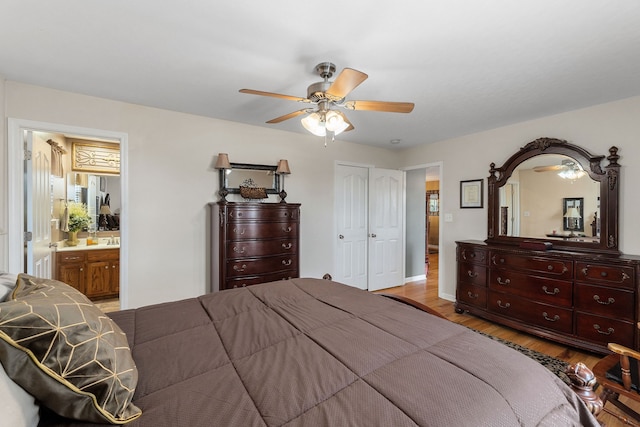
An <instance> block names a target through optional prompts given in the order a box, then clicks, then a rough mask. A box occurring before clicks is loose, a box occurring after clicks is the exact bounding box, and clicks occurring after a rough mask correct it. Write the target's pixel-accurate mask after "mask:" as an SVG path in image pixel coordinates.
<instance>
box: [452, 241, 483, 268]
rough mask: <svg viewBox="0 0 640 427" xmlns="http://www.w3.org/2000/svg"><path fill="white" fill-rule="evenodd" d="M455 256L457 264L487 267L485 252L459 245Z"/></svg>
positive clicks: (473, 247)
mask: <svg viewBox="0 0 640 427" xmlns="http://www.w3.org/2000/svg"><path fill="white" fill-rule="evenodd" d="M457 255H458V261H459V262H472V263H475V264H482V265H487V251H486V250H483V249H479V248H477V247H475V246H466V245H459V246H458V249H457Z"/></svg>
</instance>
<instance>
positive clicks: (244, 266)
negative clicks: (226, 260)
mask: <svg viewBox="0 0 640 427" xmlns="http://www.w3.org/2000/svg"><path fill="white" fill-rule="evenodd" d="M246 268H247V264H242V267H238V266H237V265H234V266H233V270H234V271H244V270H245V269H246Z"/></svg>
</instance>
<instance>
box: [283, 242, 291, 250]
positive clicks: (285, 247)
mask: <svg viewBox="0 0 640 427" xmlns="http://www.w3.org/2000/svg"><path fill="white" fill-rule="evenodd" d="M292 246H293V245H292V244H291V242H289V243H283V244H282V249H291V247H292Z"/></svg>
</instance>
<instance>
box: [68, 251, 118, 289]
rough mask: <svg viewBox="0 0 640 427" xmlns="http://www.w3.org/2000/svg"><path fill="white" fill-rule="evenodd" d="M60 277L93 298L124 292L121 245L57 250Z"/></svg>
mask: <svg viewBox="0 0 640 427" xmlns="http://www.w3.org/2000/svg"><path fill="white" fill-rule="evenodd" d="M56 274H57V276H56V277H57V280H60V281H61V282H64V283H67V284H68V285H71V286H73V287H74V288H76V289H78V290H79V291H80V292H82V293H83V294H85V295H86V296H87V297H88V298H90V299H96V300H97V299H103V298H117V297H118V296H119V294H120V249H96V250H86V249H85V250H82V249H80V250H72V251H59V252H57V253H56Z"/></svg>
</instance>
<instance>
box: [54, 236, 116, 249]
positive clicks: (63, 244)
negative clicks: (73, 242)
mask: <svg viewBox="0 0 640 427" xmlns="http://www.w3.org/2000/svg"><path fill="white" fill-rule="evenodd" d="M83 240H84V239H80V241H79V243H78V245H77V246H67V244H66V241H65V240H61V241H60V242H58V246H57V247H56V252H68V251H94V250H100V249H120V244H119V243H117V244H108V243H103V242H100V243H99V244H97V245H87V243H86V240H85V241H83Z"/></svg>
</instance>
